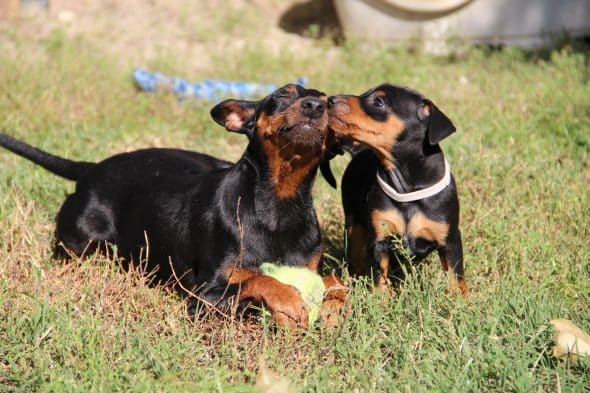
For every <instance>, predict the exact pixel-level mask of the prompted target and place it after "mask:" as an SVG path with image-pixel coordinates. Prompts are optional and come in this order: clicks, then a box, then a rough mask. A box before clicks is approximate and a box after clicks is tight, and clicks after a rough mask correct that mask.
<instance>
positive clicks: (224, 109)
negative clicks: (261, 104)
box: [211, 100, 258, 134]
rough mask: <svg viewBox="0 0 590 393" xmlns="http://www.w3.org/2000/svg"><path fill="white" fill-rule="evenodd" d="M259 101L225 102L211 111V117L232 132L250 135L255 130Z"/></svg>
mask: <svg viewBox="0 0 590 393" xmlns="http://www.w3.org/2000/svg"><path fill="white" fill-rule="evenodd" d="M257 105H258V102H257V101H244V100H225V101H222V102H220V103H219V104H217V105H215V106H214V107H213V109H211V117H212V118H213V120H215V121H216V122H217V123H218V124H221V125H222V126H224V127H225V129H226V130H228V131H231V132H238V133H240V134H248V133H250V132H251V131H252V130H253V129H254V122H253V119H254V113H255V112H256V106H257Z"/></svg>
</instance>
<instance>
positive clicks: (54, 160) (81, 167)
mask: <svg viewBox="0 0 590 393" xmlns="http://www.w3.org/2000/svg"><path fill="white" fill-rule="evenodd" d="M0 146H2V147H4V148H6V149H8V150H10V151H11V152H13V153H16V154H18V155H19V156H22V157H24V158H26V159H28V160H30V161H32V162H34V163H35V164H37V165H40V166H42V167H43V168H45V169H47V170H48V171H49V172H51V173H54V174H56V175H58V176H61V177H64V178H66V179H69V180H74V181H75V180H78V178H79V177H80V176H81V175H82V174H83V173H85V172H86V171H88V170H89V169H91V168H92V167H93V166H95V165H96V164H94V163H92V162H84V161H72V160H68V159H65V158H61V157H58V156H54V155H53V154H49V153H47V152H44V151H43V150H39V149H37V148H35V147H33V146H30V145H27V144H26V143H24V142H21V141H19V140H18V139H14V138H13V137H11V136H8V135H6V134H4V133H2V132H0Z"/></svg>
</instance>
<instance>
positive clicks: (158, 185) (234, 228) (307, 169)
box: [0, 85, 336, 326]
mask: <svg viewBox="0 0 590 393" xmlns="http://www.w3.org/2000/svg"><path fill="white" fill-rule="evenodd" d="M211 115H212V117H213V119H214V120H215V121H216V122H217V123H219V124H221V125H223V126H224V127H225V128H226V129H227V130H229V131H232V132H237V133H242V134H244V135H246V136H247V137H248V140H249V144H248V147H247V149H246V151H245V152H244V154H243V156H242V158H240V160H238V162H237V163H235V164H231V163H228V162H226V161H221V160H217V159H215V158H212V157H209V156H205V155H202V154H199V153H192V152H187V151H182V150H175V149H146V150H138V151H135V152H131V153H124V154H119V155H115V156H113V157H110V158H108V159H106V160H104V161H102V162H99V163H87V162H75V161H70V160H67V159H63V158H60V157H56V156H53V155H51V154H48V153H45V152H42V151H40V150H38V149H35V148H33V147H31V146H29V145H26V144H24V143H23V142H20V141H17V140H15V139H13V138H11V137H9V136H7V135H5V134H0V145H2V146H4V147H5V148H7V149H9V150H11V151H13V152H15V153H17V154H19V155H22V156H24V157H26V158H28V159H29V160H31V161H33V162H35V163H37V164H39V165H41V166H43V167H44V168H45V169H47V170H49V171H51V172H53V173H55V174H57V175H59V176H62V177H65V178H67V179H70V180H74V181H76V191H75V192H74V193H73V194H71V195H69V196H68V197H67V199H66V200H65V202H64V204H63V205H62V207H61V209H60V211H59V213H58V215H57V228H56V232H55V240H56V246H55V247H56V250H57V251H60V250H63V249H65V250H67V252H68V253H73V254H75V255H78V256H81V255H84V254H88V253H90V252H93V251H95V250H97V249H99V250H100V248H101V247H104V245H105V244H106V245H107V247H108V245H116V246H117V249H118V252H119V254H120V256H122V257H123V258H125V259H126V260H133V261H134V262H136V263H138V262H140V263H143V264H144V265H145V270H146V271H147V272H152V273H153V282H154V283H158V282H170V281H172V282H173V283H174V284H173V285H174V287H175V288H176V289H177V290H178V292H179V293H180V294H181V295H183V296H185V297H188V295H189V294H190V293H195V294H196V295H197V296H198V297H199V298H200V299H201V301H204V302H205V303H209V304H212V305H215V306H216V307H218V308H221V309H227V308H228V307H229V306H230V305H231V304H232V302H231V300H232V299H233V300H234V301H237V302H240V304H242V305H243V304H246V303H250V302H253V303H258V304H264V306H265V307H266V308H267V309H269V311H270V312H271V313H272V315H273V316H274V317H275V318H276V320H277V322H278V323H279V324H280V325H286V326H293V325H303V326H305V325H306V324H307V310H306V308H305V304H304V302H303V300H302V299H301V296H300V294H299V292H298V291H297V290H296V289H295V288H294V287H292V286H290V285H286V284H283V283H281V282H279V281H277V280H275V279H274V278H272V277H269V276H264V275H262V274H260V270H259V266H260V265H261V264H262V263H263V262H274V263H279V264H284V265H291V266H306V267H308V268H309V269H311V270H313V271H317V269H318V265H319V263H320V260H321V257H322V239H321V235H320V229H319V226H318V220H317V218H316V214H315V211H314V208H313V204H312V196H311V190H312V185H313V182H314V179H315V176H316V173H317V168H318V166H319V164H320V162H321V160H322V159H323V157H324V153H325V152H326V141H327V138H328V135H327V125H328V115H327V113H326V96H325V95H324V94H322V93H320V92H319V91H317V90H313V89H304V88H302V87H300V86H296V85H287V86H284V87H282V88H280V89H278V90H276V91H275V92H273V93H272V94H270V95H269V96H267V97H266V98H264V99H262V100H260V101H255V102H253V101H241V100H227V101H224V102H222V103H220V104H218V105H217V106H215V107H214V108H213V109H212V111H211ZM148 245H149V249H148ZM143 258H147V259H146V260H142V259H143ZM328 281H329V282H328ZM328 281H327V282H328V284H330V283H336V281H335V280H334V279H328ZM198 305H199V303H198V302H197V301H196V300H195V299H194V298H192V304H191V307H192V308H193V309H194V308H196V307H197V306H198Z"/></svg>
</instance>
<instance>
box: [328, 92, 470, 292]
mask: <svg viewBox="0 0 590 393" xmlns="http://www.w3.org/2000/svg"><path fill="white" fill-rule="evenodd" d="M339 105H340V106H341V107H342V106H343V108H340V109H338V106H339ZM328 106H329V114H330V124H331V125H332V126H333V127H334V129H335V131H336V134H337V135H340V136H341V137H344V138H345V139H348V142H351V141H354V142H355V143H361V144H362V145H365V146H368V147H369V148H368V149H364V150H360V152H358V153H357V154H356V155H354V157H353V159H352V161H351V162H350V164H349V165H348V167H347V168H346V170H345V173H344V176H343V179H342V201H343V207H344V212H345V219H346V226H347V229H348V231H349V234H350V235H352V236H351V239H350V243H351V245H352V247H357V255H356V256H357V257H359V254H364V258H362V257H361V258H358V259H364V261H361V260H356V261H355V260H353V261H352V263H353V266H352V268H353V271H355V272H358V273H364V274H368V273H369V272H370V271H372V272H373V275H374V278H375V281H376V283H377V284H378V285H380V284H383V282H384V281H386V277H382V276H383V275H388V274H393V275H394V276H398V277H399V276H400V274H401V271H400V268H401V266H402V264H404V263H406V262H407V258H408V256H409V257H410V258H411V260H412V261H413V262H419V261H421V260H423V259H424V258H425V257H426V256H427V255H429V254H430V253H431V252H432V251H434V250H437V251H438V253H439V255H440V257H441V262H442V264H443V269H444V270H449V271H450V272H452V273H453V274H454V276H455V278H456V279H457V280H458V282H457V284H458V286H459V289H460V290H461V292H462V294H463V295H465V294H466V286H465V282H464V267H463V250H462V242H461V232H460V230H459V198H458V195H457V188H456V184H455V180H454V178H453V177H452V175H451V182H450V184H449V185H448V186H447V187H446V188H445V189H443V191H441V192H440V193H438V194H436V195H434V196H431V197H428V198H425V199H422V200H417V201H413V202H397V201H394V200H392V199H391V198H390V197H389V196H387V195H386V194H385V193H384V192H383V190H382V189H381V187H380V186H379V185H378V184H377V181H376V174H377V173H380V175H381V177H382V178H383V179H388V182H389V184H390V185H391V186H392V187H393V188H394V189H396V191H398V192H400V193H408V192H412V191H415V190H419V189H423V188H426V187H428V186H430V185H432V184H434V183H436V182H438V181H439V180H440V179H441V178H442V177H443V175H444V172H445V170H444V168H445V164H444V155H443V152H442V150H441V148H440V146H439V142H440V141H441V140H442V139H444V138H445V137H447V136H448V135H450V134H451V133H453V132H454V131H455V127H454V125H453V124H452V123H451V121H450V120H449V119H448V118H447V117H446V116H445V115H444V114H443V113H442V112H441V111H440V110H439V109H438V108H437V107H436V106H435V105H434V104H433V103H432V102H431V101H429V100H428V99H426V98H424V97H423V96H422V95H420V94H419V93H417V92H415V91H413V90H410V89H407V88H404V87H401V86H396V85H390V84H384V85H380V86H378V87H376V88H374V89H371V90H369V91H367V92H366V93H364V94H362V95H361V96H358V97H357V96H333V97H329V99H328ZM347 106H348V107H347ZM392 119H393V120H392ZM388 121H390V124H391V126H388V127H389V128H392V127H394V126H395V127H398V129H397V130H395V131H391V130H390V129H388V128H387V127H383V129H381V128H380V127H381V125H383V124H385V123H386V122H388ZM372 127H373V128H372ZM339 130H340V131H339ZM376 130H379V131H376ZM356 148H357V149H358V146H356ZM357 151H358V150H357ZM389 170H394V171H395V175H396V176H395V179H396V180H395V182H393V181H392V180H391V179H390V178H389V176H388V175H387V171H389ZM380 217H386V218H387V217H394V218H395V220H392V222H390V223H387V225H389V227H391V228H394V227H395V228H397V229H398V230H397V231H396V230H392V231H391V232H393V233H390V235H391V236H385V237H383V236H378V233H379V232H380V228H379V225H382V224H383V222H381V221H387V219H384V220H380V219H379V218H380ZM415 217H419V218H420V225H422V227H421V228H420V230H419V231H417V232H419V233H421V234H428V235H429V234H430V233H435V234H436V230H437V228H438V229H440V228H443V229H444V228H447V232H446V233H445V234H444V238H443V237H442V236H441V238H437V239H433V238H430V236H426V237H428V238H424V237H422V236H416V234H415V233H412V231H410V230H408V228H410V223H411V221H412V219H413V218H415ZM378 221H379V222H378ZM429 226H433V228H434V229H432V228H429ZM400 227H401V228H405V229H400ZM429 231H430V232H429ZM393 237H397V239H398V242H396V241H393ZM433 237H436V236H433ZM360 243H364V244H360ZM400 247H401V248H400ZM361 249H363V251H359V250H361ZM402 250H403V251H402ZM384 257H385V258H386V259H385V261H386V263H383V261H384Z"/></svg>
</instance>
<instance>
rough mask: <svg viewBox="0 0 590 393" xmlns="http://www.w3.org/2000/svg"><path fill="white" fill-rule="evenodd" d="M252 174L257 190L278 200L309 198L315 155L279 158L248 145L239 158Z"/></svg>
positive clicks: (317, 158) (315, 166) (316, 163)
mask: <svg viewBox="0 0 590 393" xmlns="http://www.w3.org/2000/svg"><path fill="white" fill-rule="evenodd" d="M240 161H241V162H244V163H245V164H247V165H249V166H251V167H252V170H253V171H255V173H256V180H257V181H256V184H255V187H256V189H257V192H258V193H261V194H265V195H274V196H276V197H277V199H278V200H286V201H291V200H293V199H310V200H311V190H312V187H313V182H314V180H315V175H316V173H317V169H318V166H319V162H320V158H319V157H311V158H310V157H304V156H301V155H297V154H294V155H293V157H287V158H285V157H284V156H283V157H279V155H278V154H268V153H267V154H264V153H262V152H261V149H260V147H259V146H257V147H254V146H249V147H248V149H247V150H246V152H245V153H244V156H243V157H242V159H241V160H240Z"/></svg>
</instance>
